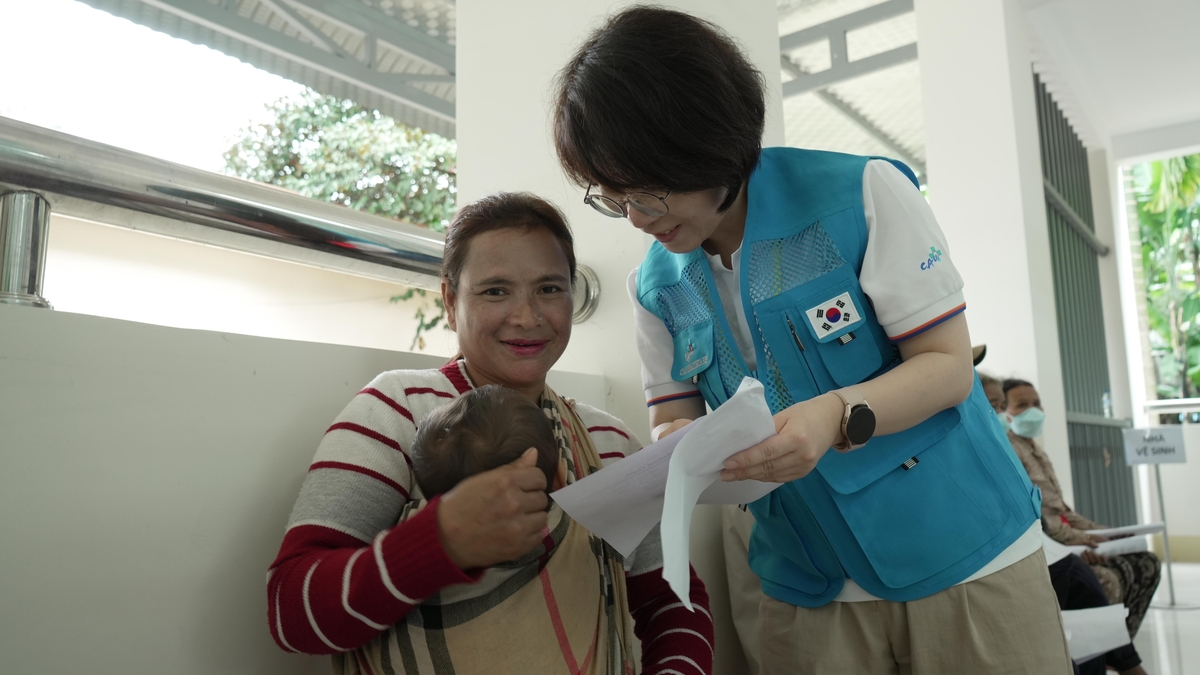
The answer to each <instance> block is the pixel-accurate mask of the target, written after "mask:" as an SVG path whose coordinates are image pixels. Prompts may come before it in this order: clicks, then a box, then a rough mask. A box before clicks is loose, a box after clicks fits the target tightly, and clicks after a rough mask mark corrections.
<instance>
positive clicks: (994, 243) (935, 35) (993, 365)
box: [916, 0, 1072, 502]
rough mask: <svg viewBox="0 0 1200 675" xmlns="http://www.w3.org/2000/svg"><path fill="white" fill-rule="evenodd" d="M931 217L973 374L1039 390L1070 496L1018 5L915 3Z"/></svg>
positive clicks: (1049, 439)
mask: <svg viewBox="0 0 1200 675" xmlns="http://www.w3.org/2000/svg"><path fill="white" fill-rule="evenodd" d="M916 15H917V34H918V44H919V45H920V50H921V90H922V95H923V98H924V108H925V130H926V131H925V133H926V157H927V160H926V163H927V165H928V167H929V195H930V202H931V203H932V205H933V210H934V213H936V214H937V217H938V221H939V222H940V223H941V225H942V228H943V229H944V230H945V232H946V236H947V239H948V240H949V243H950V249H951V255H952V256H953V259H954V261H955V264H956V265H957V266H958V269H959V271H960V272H961V273H962V275H963V279H964V280H965V282H966V297H967V322H968V324H969V325H970V327H971V337H972V340H973V342H975V343H976V344H979V343H981V342H982V343H987V345H988V354H987V360H986V361H985V362H984V364H983V369H984V370H986V371H989V372H992V373H994V374H996V375H998V376H1001V377H1005V376H1018V377H1022V378H1024V379H1028V380H1031V381H1032V382H1033V383H1034V384H1035V385H1037V387H1038V392H1039V393H1040V394H1041V398H1042V403H1043V405H1044V406H1045V409H1046V428H1045V432H1044V435H1043V437H1042V441H1043V442H1044V444H1045V448H1046V452H1047V453H1048V454H1049V455H1050V458H1051V460H1052V461H1053V462H1054V465H1055V467H1056V468H1057V473H1058V478H1059V481H1060V482H1061V483H1062V487H1063V492H1064V496H1065V497H1066V499H1067V500H1068V502H1069V501H1070V500H1071V499H1072V491H1071V470H1070V467H1071V464H1070V453H1069V449H1068V446H1067V422H1066V403H1065V400H1064V396H1063V381H1062V365H1061V359H1060V356H1059V347H1058V324H1057V320H1056V315H1055V300H1054V279H1053V275H1052V271H1051V264H1050V240H1049V236H1048V233H1047V227H1046V207H1045V202H1044V196H1043V189H1042V169H1041V157H1040V151H1039V147H1038V130H1037V113H1036V109H1035V107H1034V93H1033V73H1032V67H1031V63H1030V56H1029V44H1028V38H1027V30H1028V29H1027V25H1026V20H1025V16H1024V11H1023V10H1022V8H1021V5H1020V2H1019V0H972V1H971V2H962V0H916Z"/></svg>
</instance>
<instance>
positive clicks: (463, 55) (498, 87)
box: [456, 0, 783, 674]
mask: <svg viewBox="0 0 1200 675" xmlns="http://www.w3.org/2000/svg"><path fill="white" fill-rule="evenodd" d="M628 4H631V3H629V2H612V1H597V0H573V1H569V2H568V1H563V0H557V1H556V0H508V1H506V2H496V1H494V0H458V5H457V21H458V72H457V83H458V101H457V113H456V114H457V126H458V134H457V135H458V188H459V193H458V199H459V203H460V204H466V203H467V202H469V201H471V200H473V199H477V198H479V197H481V196H483V195H485V194H488V193H490V192H495V191H497V190H527V191H530V192H533V193H535V194H537V195H539V196H541V197H544V198H547V199H549V200H550V201H552V202H554V203H555V204H557V205H558V206H559V207H560V208H562V209H563V211H564V212H565V213H566V215H567V218H568V219H569V220H570V222H571V225H572V228H573V230H574V232H575V241H576V245H575V246H576V248H575V250H576V255H577V257H578V259H579V262H581V263H583V264H586V265H588V266H590V267H592V268H593V269H594V270H596V272H597V274H598V275H599V276H600V284H601V288H602V292H601V300H600V306H599V308H598V309H597V311H596V313H595V314H594V315H593V316H592V318H590V319H588V320H587V321H586V322H584V323H583V324H580V325H577V326H575V329H574V332H573V334H572V337H571V345H570V347H569V348H568V349H567V351H566V353H565V354H564V355H563V358H562V360H561V361H559V367H561V368H563V369H565V370H573V371H578V372H584V373H596V374H600V375H603V376H604V377H605V378H606V380H607V383H608V406H607V408H608V412H610V413H612V414H614V415H616V416H617V417H620V418H621V419H623V420H624V421H625V422H626V424H628V425H629V426H630V427H631V428H632V429H633V430H634V431H635V432H636V433H637V434H638V435H639V436H640V437H641V438H642V440H643V441H647V440H648V439H649V425H648V419H647V415H646V405H645V397H644V395H643V393H642V385H641V374H640V365H639V363H640V362H639V359H638V354H637V349H636V347H635V345H634V338H633V309H632V307H631V305H630V301H629V298H628V295H627V294H626V291H625V281H626V278H627V277H628V275H629V272H630V271H631V270H632V269H633V268H634V267H636V266H637V265H638V264H640V263H641V261H642V257H643V255H644V254H645V252H646V248H647V246H648V245H649V242H650V240H649V238H647V237H644V235H642V234H640V233H639V232H638V231H637V230H635V229H634V228H633V227H632V226H631V225H630V224H629V223H628V222H624V221H618V220H613V219H609V218H605V217H603V216H600V215H599V214H596V213H595V212H594V211H592V209H591V207H588V206H586V205H584V204H583V194H584V191H583V189H581V188H579V187H577V186H575V185H572V184H571V183H570V182H569V181H567V179H566V178H565V177H564V176H563V173H562V170H561V169H560V168H559V165H558V160H557V158H556V156H555V154H554V145H553V141H552V139H551V135H550V129H551V122H550V108H551V102H552V100H553V98H552V97H553V79H554V76H555V75H556V74H557V73H558V71H559V69H561V68H562V66H563V65H564V64H565V63H566V61H567V59H568V58H569V56H570V55H571V54H572V53H573V52H574V50H575V49H576V48H577V47H578V46H579V45H580V44H581V43H582V42H583V40H584V39H585V37H586V36H587V35H588V33H590V32H591V31H592V30H593V29H594V28H596V27H597V26H598V25H599V24H600V22H601V20H602V19H603V17H605V16H607V15H608V14H610V13H611V12H614V11H617V10H619V9H620V8H621V7H623V6H625V5H628ZM663 4H666V5H669V6H672V7H675V8H678V9H681V10H683V11H686V12H689V13H692V14H694V15H696V16H699V17H701V18H704V19H707V20H709V21H712V22H713V23H715V24H717V25H718V26H720V27H721V28H723V29H724V30H725V31H727V32H728V33H729V34H731V35H732V36H733V37H734V38H735V39H736V40H737V41H738V42H739V43H740V44H741V45H742V47H743V49H745V50H746V52H747V53H748V55H749V57H750V59H751V61H752V62H753V63H754V64H755V65H756V66H758V68H759V69H760V70H761V71H762V72H763V75H764V76H765V78H766V83H767V92H768V96H769V100H768V102H767V126H766V131H765V133H764V139H763V140H764V143H765V144H766V145H783V107H782V104H781V102H780V101H781V97H780V66H779V22H778V17H777V14H776V7H775V3H774V2H773V1H772V0H740V1H739V2H728V1H725V0H668V1H667V2H664V3H663ZM631 75H633V74H632V73H631ZM563 393H564V394H565V395H570V392H563ZM717 527H719V512H718V511H717V510H716V509H715V508H708V509H704V508H702V509H698V510H697V513H696V515H695V517H694V519H693V535H692V538H693V547H692V549H693V550H692V561H693V563H694V564H695V566H696V569H697V571H698V572H699V574H700V576H701V577H702V578H703V579H704V580H705V583H706V585H707V586H708V590H709V594H710V595H711V596H712V599H713V607H712V609H713V615H714V619H715V620H716V627H717V654H716V664H715V665H716V669H715V672H717V673H731V674H732V673H742V672H746V669H745V668H746V667H745V664H744V661H741V658H742V657H741V652H740V649H739V648H738V647H737V644H738V641H737V637H736V635H735V634H734V632H733V629H732V623H731V622H730V619H729V616H728V611H729V610H728V599H727V596H726V593H727V590H726V588H727V587H726V582H725V578H724V575H725V565H724V559H723V558H722V557H721V555H722V553H721V546H720V539H719V534H717V533H716V531H715V528H717Z"/></svg>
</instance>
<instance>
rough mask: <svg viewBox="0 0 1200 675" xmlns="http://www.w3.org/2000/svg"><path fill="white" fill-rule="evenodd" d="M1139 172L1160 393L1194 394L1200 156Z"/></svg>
mask: <svg viewBox="0 0 1200 675" xmlns="http://www.w3.org/2000/svg"><path fill="white" fill-rule="evenodd" d="M1133 176H1134V192H1135V196H1136V199H1137V214H1138V224H1139V229H1140V232H1141V239H1142V270H1143V273H1144V275H1145V278H1146V300H1147V303H1146V306H1147V313H1148V319H1149V324H1150V325H1149V328H1150V335H1149V338H1150V346H1151V349H1152V351H1153V357H1154V363H1155V370H1156V374H1157V379H1158V384H1157V389H1158V395H1159V397H1161V398H1188V397H1191V396H1194V395H1195V394H1196V392H1197V391H1200V286H1198V285H1197V283H1198V282H1200V199H1198V197H1200V155H1188V156H1186V157H1173V158H1171V159H1167V160H1163V161H1159V162H1147V163H1145V164H1139V165H1137V166H1135V167H1134V169H1133Z"/></svg>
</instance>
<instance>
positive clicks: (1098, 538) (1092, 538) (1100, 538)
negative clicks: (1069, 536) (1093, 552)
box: [1083, 534, 1108, 548]
mask: <svg viewBox="0 0 1200 675" xmlns="http://www.w3.org/2000/svg"><path fill="white" fill-rule="evenodd" d="M1106 541H1108V537H1105V536H1104V535H1101V534H1089V535H1088V536H1087V541H1085V542H1083V545H1084V546H1087V547H1088V548H1096V546H1097V545H1098V544H1103V543H1104V542H1106Z"/></svg>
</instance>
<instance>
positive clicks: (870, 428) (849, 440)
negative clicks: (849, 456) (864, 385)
mask: <svg viewBox="0 0 1200 675" xmlns="http://www.w3.org/2000/svg"><path fill="white" fill-rule="evenodd" d="M833 393H834V395H836V396H837V397H838V398H840V399H842V403H844V404H845V406H846V410H845V411H844V412H843V413H842V437H841V439H840V440H838V442H836V443H834V444H833V449H834V450H837V451H838V452H849V451H850V450H856V449H858V448H861V447H862V446H864V445H866V444H867V441H869V440H871V436H873V435H874V434H875V411H874V410H871V406H870V405H868V404H867V399H865V398H863V397H862V395H861V394H859V393H858V392H857V391H855V390H854V389H838V390H837V391H835V392H833Z"/></svg>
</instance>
